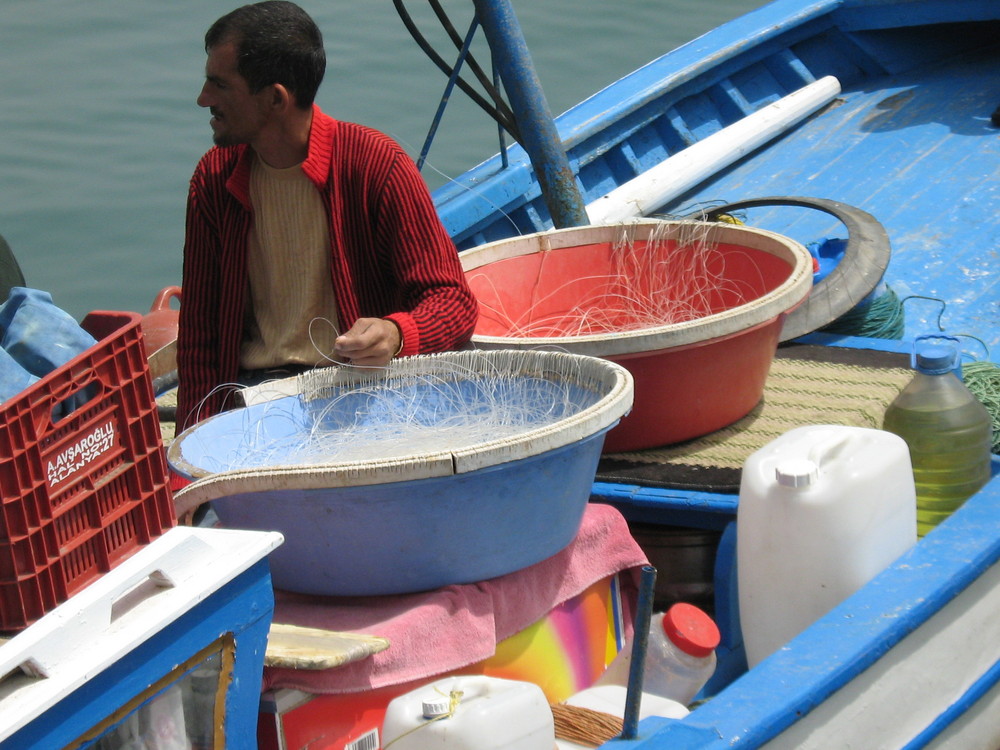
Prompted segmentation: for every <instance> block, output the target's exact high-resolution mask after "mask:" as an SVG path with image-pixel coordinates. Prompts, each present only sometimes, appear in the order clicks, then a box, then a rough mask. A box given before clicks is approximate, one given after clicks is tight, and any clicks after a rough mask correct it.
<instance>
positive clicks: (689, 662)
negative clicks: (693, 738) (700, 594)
mask: <svg viewBox="0 0 1000 750" xmlns="http://www.w3.org/2000/svg"><path fill="white" fill-rule="evenodd" d="M719 639H720V635H719V628H718V627H717V626H716V624H715V623H714V622H713V621H712V618H711V617H709V616H708V615H707V614H706V613H705V612H703V611H702V610H700V609H698V608H697V607H695V606H694V605H692V604H687V603H684V602H679V603H677V604H674V605H673V606H672V607H670V609H669V610H667V611H666V612H658V613H655V614H654V615H653V616H652V618H650V622H649V641H648V644H647V646H646V659H645V666H644V668H643V681H642V690H643V692H644V693H650V694H652V695H655V696H659V697H661V698H669V699H670V700H673V701H677V702H678V703H680V704H682V705H685V706H686V705H688V704H689V703H690V702H691V700H692V699H693V698H694V697H695V695H697V694H698V691H699V690H701V688H702V686H703V685H704V684H705V683H706V682H708V679H709V678H710V677H711V676H712V674H713V673H714V672H715V649H716V647H717V646H718V645H719ZM631 665H632V641H631V639H630V640H629V641H628V642H627V643H626V644H625V647H624V648H623V649H622V650H621V651H620V652H619V653H618V656H616V657H615V659H614V661H612V662H611V664H610V665H608V668H607V670H605V672H604V674H603V675H601V677H600V678H599V679H598V680H597V681H596V682H597V684H598V685H628V675H629V670H630V668H631Z"/></svg>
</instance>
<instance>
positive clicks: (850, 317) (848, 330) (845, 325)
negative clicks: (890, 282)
mask: <svg viewBox="0 0 1000 750" xmlns="http://www.w3.org/2000/svg"><path fill="white" fill-rule="evenodd" d="M903 323H904V318H903V302H902V300H900V298H899V295H898V294H896V293H895V292H894V291H893V290H892V289H891V288H889V287H888V286H887V287H886V288H885V293H884V294H880V295H878V296H877V297H875V298H874V299H872V300H871V302H868V303H867V304H865V303H862V304H860V305H857V306H856V307H854V308H853V309H851V310H848V311H847V312H846V313H844V314H843V315H841V316H840V317H839V318H837V319H836V320H835V321H833V322H832V323H829V324H827V325H825V326H824V327H823V328H822V329H821V330H823V331H826V332H827V333H839V334H843V335H845V336H867V337H868V338H875V339H901V338H903V328H904V326H903Z"/></svg>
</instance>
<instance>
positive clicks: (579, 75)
mask: <svg viewBox="0 0 1000 750" xmlns="http://www.w3.org/2000/svg"><path fill="white" fill-rule="evenodd" d="M238 4H239V3H238V2H231V1H228V0H227V1H225V2H222V1H221V0H169V1H168V0H159V1H158V2H151V1H150V0H88V1H87V2H80V1H79V0H3V1H2V3H0V133H2V137H0V234H2V235H3V236H4V237H5V238H6V239H7V241H8V242H9V243H10V245H11V246H12V247H13V249H14V251H15V254H16V255H17V257H18V261H19V262H20V264H21V267H22V270H23V271H24V274H25V277H26V280H27V283H28V285H29V286H33V287H37V288H40V289H45V290H47V291H49V292H51V293H52V296H53V298H54V300H55V301H56V303H57V304H58V305H60V306H61V307H62V308H64V309H65V310H67V311H69V312H70V313H71V314H72V315H74V316H75V317H77V318H80V317H82V316H83V315H84V314H85V313H86V312H88V311H90V310H94V309H102V310H138V311H145V310H147V309H148V308H149V305H150V303H151V302H152V300H153V297H154V296H155V294H156V292H157V290H159V289H161V288H162V287H164V286H167V285H169V284H178V283H180V269H181V246H182V242H183V223H184V198H185V194H186V190H187V181H188V179H189V178H190V176H191V172H192V170H193V168H194V165H195V162H196V161H197V160H198V158H199V156H200V155H201V154H202V153H203V152H204V151H205V150H206V149H207V148H209V147H210V146H211V130H210V128H209V125H208V119H209V116H208V113H207V112H206V111H205V110H201V109H199V108H198V107H197V106H196V105H195V98H196V96H197V95H198V91H199V90H200V88H201V83H202V76H203V73H204V61H205V56H204V51H203V48H202V42H201V40H202V37H203V35H204V32H205V29H206V28H207V27H208V26H209V25H210V24H211V23H212V21H214V20H215V19H216V18H218V17H219V16H220V15H222V14H223V13H225V12H227V11H229V10H230V9H232V8H233V7H235V6H236V5H238ZM301 4H302V5H303V7H305V8H306V10H308V11H309V12H310V13H311V14H312V15H313V17H314V18H315V19H316V21H317V23H318V24H319V25H320V27H321V29H322V30H323V33H324V37H325V41H326V46H327V54H328V58H329V60H328V69H327V77H326V80H325V82H324V84H323V87H322V88H321V89H320V95H319V97H318V102H319V104H320V106H321V107H323V108H324V109H325V110H326V111H327V112H328V113H330V114H332V115H334V116H335V117H338V118H340V119H344V120H353V121H357V122H364V123H366V124H369V125H372V126H373V127H376V128H379V129H380V130H383V131H385V132H387V133H389V134H390V135H392V136H393V137H395V138H396V139H397V140H398V141H400V143H402V144H403V145H404V147H406V149H407V150H408V151H409V153H410V154H411V155H412V156H414V157H416V156H417V155H418V154H419V152H420V147H421V145H422V143H423V140H424V137H425V135H426V132H427V129H428V126H429V124H430V122H431V119H432V117H433V115H434V112H435V109H436V107H437V103H438V100H439V98H440V96H441V93H442V91H443V88H444V85H445V83H446V80H445V78H444V76H443V75H442V74H441V73H440V72H439V71H438V70H437V69H436V68H435V67H434V66H433V65H432V64H431V63H430V61H429V60H428V59H427V58H426V57H425V56H424V55H423V53H422V52H420V50H419V49H418V48H417V46H416V44H415V43H414V42H413V41H412V39H411V38H410V36H409V34H408V32H407V31H406V29H405V28H404V27H403V24H402V22H401V21H400V20H399V18H398V16H397V15H396V12H395V9H394V7H393V3H392V2H391V0H364V2H362V1H361V0H353V1H352V2H348V0H327V1H326V2H322V1H320V0H302V2H301ZM443 4H444V6H445V8H446V9H447V10H448V12H449V13H450V14H451V16H452V19H453V21H454V24H455V26H456V28H458V29H459V30H460V32H461V33H464V31H465V30H466V28H467V27H468V24H469V22H470V20H471V6H472V4H471V2H469V1H468V0H450V1H446V2H444V3H443ZM763 4H764V0H717V1H716V2H704V0H617V1H616V2H609V1H608V0H521V1H520V2H518V0H515V2H514V8H515V11H516V12H517V15H518V18H519V20H520V23H521V25H522V27H523V30H524V34H525V37H526V39H527V42H528V46H529V48H530V50H531V53H532V56H533V58H534V61H535V66H536V69H537V71H538V75H539V78H540V79H541V82H542V85H543V87H544V89H545V92H546V96H547V99H548V102H549V106H550V108H551V110H552V111H553V113H559V112H562V111H564V110H566V109H568V108H569V107H570V106H572V105H573V104H575V103H576V102H578V101H580V100H581V99H583V98H585V97H586V96H588V95H590V94H592V93H594V92H596V91H597V90H599V89H601V88H603V87H604V86H606V85H608V84H609V83H611V82H613V81H614V80H616V79H618V78H620V77H621V76H622V75H624V74H626V73H628V72H629V71H631V70H634V69H635V68H637V67H639V66H640V65H642V64H644V63H645V62H647V61H649V60H651V59H653V58H654V57H656V56H658V55H660V54H663V53H664V52H667V51H669V50H670V49H673V48H674V47H677V46H679V45H680V44H683V43H684V42H686V41H689V40H691V39H693V38H695V37H696V36H698V35H700V34H702V33H704V32H705V31H707V30H709V29H711V28H712V27H714V26H716V25H718V24H719V23H721V22H722V21H725V20H728V19H730V18H733V17H735V16H737V15H739V14H741V13H743V12H746V11H747V10H750V9H752V8H756V7H759V6H761V5H763ZM407 8H409V9H410V11H411V13H412V14H413V16H414V17H415V19H416V20H417V22H418V23H419V25H420V27H421V29H422V30H425V33H426V35H427V36H428V38H430V39H431V41H432V42H433V43H434V44H435V47H436V48H437V49H439V50H440V51H442V53H444V57H446V58H447V59H452V58H453V56H454V52H453V51H451V50H452V48H449V47H448V46H447V42H446V41H444V40H443V38H442V34H441V33H440V31H439V29H440V27H439V26H438V25H437V24H436V21H435V20H434V19H433V18H432V17H431V14H430V13H429V11H428V9H427V8H426V4H425V3H423V2H421V1H419V0H410V2H409V3H407ZM435 32H437V33H435ZM480 54H481V59H483V60H485V59H486V57H485V55H482V53H480ZM496 138H497V137H496V127H495V125H494V124H493V123H492V121H491V120H489V119H487V117H486V115H485V114H483V113H482V112H481V111H480V110H479V109H478V108H476V107H475V106H474V105H472V104H471V103H469V102H468V100H467V99H466V97H465V96H464V95H462V94H456V95H455V96H453V97H452V101H451V104H450V105H449V108H448V110H447V112H446V113H445V118H444V121H443V123H442V125H441V128H440V130H439V132H438V135H437V138H436V139H435V142H434V146H433V148H432V149H431V152H430V155H429V160H428V164H427V165H426V166H425V168H424V174H425V176H426V178H427V181H428V183H429V184H430V185H431V187H432V188H434V187H438V186H439V185H441V184H442V183H443V181H444V180H445V179H447V177H448V176H456V175H458V174H461V173H462V172H463V171H464V170H466V169H468V168H469V167H472V166H474V165H475V164H477V163H478V162H480V161H482V160H483V159H485V158H487V157H489V156H490V155H492V154H493V153H495V152H496V150H497V139H496Z"/></svg>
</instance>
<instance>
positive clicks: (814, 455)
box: [736, 425, 917, 667]
mask: <svg viewBox="0 0 1000 750" xmlns="http://www.w3.org/2000/svg"><path fill="white" fill-rule="evenodd" d="M736 530H737V535H736V540H737V541H736V564H737V581H738V588H739V612H740V624H741V627H742V631H743V642H744V645H745V647H746V654H747V661H748V663H749V665H750V666H751V667H752V666H754V665H755V664H757V663H758V662H760V661H761V660H762V659H764V658H765V657H767V656H768V655H770V654H771V653H773V652H774V651H776V650H777V649H778V648H780V647H781V646H782V645H784V644H785V643H787V642H788V641H790V640H791V639H792V638H794V637H795V636H796V635H798V634H799V633H800V632H801V631H803V630H804V629H805V628H807V627H808V626H809V625H811V624H812V623H813V622H815V621H816V620H817V619H819V618H820V617H822V616H823V615H825V614H826V613H827V612H829V611H830V610H831V609H833V608H834V607H835V606H836V605H837V604H839V603H840V602H841V601H843V600H844V599H846V598H847V597H849V596H850V595H851V594H853V593H854V592H855V591H857V590H858V589H859V588H861V587H862V586H864V585H865V584H866V583H867V582H868V581H870V580H871V579H872V578H874V577H875V575H877V574H878V573H879V572H881V571H882V570H883V569H885V568H886V567H887V566H888V565H889V564H890V563H892V562H893V561H894V560H895V559H896V558H898V557H899V556H900V555H901V554H902V553H903V552H905V551H906V550H907V549H909V548H910V547H911V546H912V545H913V544H915V543H916V539H917V533H916V492H915V490H914V484H913V472H912V470H911V467H910V456H909V451H908V449H907V446H906V443H905V442H904V441H903V440H902V438H900V437H898V436H897V435H893V434H891V433H889V432H884V431H882V430H873V429H868V428H864V427H847V426H839V425H816V426H808V427H799V428H796V429H793V430H790V431H789V432H787V433H785V434H784V435H782V436H781V437H779V438H777V439H775V440H773V441H772V442H771V443H769V444H768V445H766V446H764V447H763V448H761V449H760V450H758V451H757V452H755V453H754V454H752V455H751V456H750V457H749V458H748V459H747V461H746V463H745V464H744V467H743V475H742V481H741V484H740V497H739V507H738V510H737V521H736Z"/></svg>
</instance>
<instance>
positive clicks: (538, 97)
mask: <svg viewBox="0 0 1000 750" xmlns="http://www.w3.org/2000/svg"><path fill="white" fill-rule="evenodd" d="M473 3H474V5H475V6H476V15H477V17H478V18H479V23H480V24H482V27H483V32H484V33H485V34H486V38H487V39H488V40H489V43H490V47H491V49H492V50H493V53H494V55H495V56H496V60H497V63H498V67H499V70H500V78H501V79H502V80H503V85H504V88H505V89H506V91H507V96H508V97H509V99H510V105H511V108H512V109H513V110H514V117H515V118H516V120H517V125H518V129H519V130H520V132H521V139H522V145H523V146H524V148H525V150H526V151H527V152H528V158H530V159H531V165H532V167H534V170H535V175H536V176H537V177H538V182H539V185H541V188H542V196H543V197H544V198H545V204H546V205H547V206H548V209H549V214H550V215H551V216H552V222H553V223H554V224H555V226H556V227H558V228H562V227H579V226H586V225H587V224H588V223H589V221H588V220H587V211H586V208H585V206H584V204H583V198H582V197H581V195H580V191H579V189H578V188H577V185H576V180H575V177H574V175H573V170H572V169H570V166H569V159H568V158H567V157H566V152H565V151H564V150H563V147H562V141H561V140H560V138H559V133H558V132H557V131H556V126H555V123H554V122H553V121H552V115H551V113H550V112H549V105H548V103H547V102H546V101H545V94H544V93H543V92H542V87H541V84H540V83H539V80H538V76H537V75H536V73H535V66H534V64H533V63H532V61H531V54H530V53H529V52H528V46H527V44H526V43H525V41H524V35H523V34H522V32H521V25H520V24H519V23H518V21H517V17H516V16H515V15H514V9H513V8H512V7H511V4H510V0H473Z"/></svg>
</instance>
